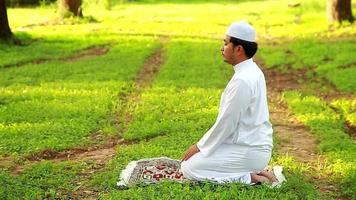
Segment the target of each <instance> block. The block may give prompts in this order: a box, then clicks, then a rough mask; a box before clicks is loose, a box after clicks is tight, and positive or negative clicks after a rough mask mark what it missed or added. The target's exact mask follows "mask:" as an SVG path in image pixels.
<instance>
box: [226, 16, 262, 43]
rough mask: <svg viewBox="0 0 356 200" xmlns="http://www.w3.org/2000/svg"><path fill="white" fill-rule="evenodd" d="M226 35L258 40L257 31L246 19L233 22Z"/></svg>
mask: <svg viewBox="0 0 356 200" xmlns="http://www.w3.org/2000/svg"><path fill="white" fill-rule="evenodd" d="M226 35H228V36H230V37H234V38H237V39H240V40H245V41H249V42H256V31H255V29H254V28H253V27H252V26H251V25H250V24H249V23H247V22H246V21H239V22H234V23H232V24H231V25H230V26H229V28H228V29H227V31H226Z"/></svg>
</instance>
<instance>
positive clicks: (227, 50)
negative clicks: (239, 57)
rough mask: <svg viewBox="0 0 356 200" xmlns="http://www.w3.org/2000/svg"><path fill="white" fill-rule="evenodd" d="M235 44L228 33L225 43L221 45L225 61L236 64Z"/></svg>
mask: <svg viewBox="0 0 356 200" xmlns="http://www.w3.org/2000/svg"><path fill="white" fill-rule="evenodd" d="M234 51H235V48H234V45H233V44H232V43H231V42H230V36H228V35H226V36H225V38H224V45H223V46H222V47H221V54H222V55H223V57H224V61H225V62H227V63H229V64H234V62H235V60H236V55H235V54H236V53H234Z"/></svg>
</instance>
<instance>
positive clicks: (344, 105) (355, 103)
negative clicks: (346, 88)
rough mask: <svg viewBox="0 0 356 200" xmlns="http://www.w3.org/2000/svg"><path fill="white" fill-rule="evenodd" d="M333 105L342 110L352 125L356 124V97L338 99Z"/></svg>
mask: <svg viewBox="0 0 356 200" xmlns="http://www.w3.org/2000/svg"><path fill="white" fill-rule="evenodd" d="M331 105H332V106H334V107H335V108H336V109H338V110H339V111H340V112H341V114H342V115H343V116H344V117H345V120H346V121H347V122H348V123H349V124H350V125H352V126H356V99H337V100H334V101H332V102H331Z"/></svg>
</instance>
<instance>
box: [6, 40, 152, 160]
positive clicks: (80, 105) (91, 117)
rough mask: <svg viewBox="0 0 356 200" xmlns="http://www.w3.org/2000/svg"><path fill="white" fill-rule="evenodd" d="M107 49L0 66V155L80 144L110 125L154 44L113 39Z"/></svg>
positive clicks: (56, 148) (108, 129) (27, 153)
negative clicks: (68, 58) (90, 54)
mask: <svg viewBox="0 0 356 200" xmlns="http://www.w3.org/2000/svg"><path fill="white" fill-rule="evenodd" d="M117 43H118V44H117V45H116V46H114V47H113V48H112V49H111V50H110V51H109V53H108V54H106V55H104V56H102V57H97V58H86V59H83V60H81V61H77V62H59V61H57V62H49V63H45V64H40V65H33V64H32V65H26V66H23V67H20V68H7V69H0V70H1V73H2V76H1V77H0V83H1V85H2V87H0V154H2V155H12V156H19V157H21V156H24V155H29V154H32V153H37V152H40V151H43V150H45V149H54V150H57V151H60V150H64V149H67V148H71V147H77V146H83V145H86V144H88V143H90V142H99V141H90V140H89V138H88V136H89V135H90V134H92V133H94V132H95V131H98V130H104V131H110V132H109V133H106V134H118V133H115V132H113V131H115V129H114V128H112V126H113V122H114V116H115V115H114V113H115V109H117V107H120V106H121V104H122V102H120V100H119V97H120V95H122V94H125V93H128V92H129V91H130V90H132V85H133V82H134V77H135V75H136V73H137V72H138V70H139V69H140V67H141V66H142V65H143V63H144V62H145V60H146V59H147V58H148V57H149V56H150V55H151V54H152V52H153V51H154V50H155V49H156V48H157V47H158V43H155V39H154V38H145V37H143V38H140V37H137V38H125V39H124V38H122V39H120V38H117Z"/></svg>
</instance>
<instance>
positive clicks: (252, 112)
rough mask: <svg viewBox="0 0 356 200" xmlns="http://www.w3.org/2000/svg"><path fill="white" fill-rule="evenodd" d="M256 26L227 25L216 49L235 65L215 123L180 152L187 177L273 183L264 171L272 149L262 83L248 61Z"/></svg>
mask: <svg viewBox="0 0 356 200" xmlns="http://www.w3.org/2000/svg"><path fill="white" fill-rule="evenodd" d="M255 35H256V32H255V29H254V28H253V27H252V26H251V25H250V24H248V23H247V22H245V21H241V22H236V23H232V24H231V25H230V27H229V28H228V30H227V32H226V36H225V39H224V46H223V47H222V48H221V52H222V55H223V57H224V60H225V62H227V63H229V64H231V65H232V66H233V68H234V71H235V73H234V75H233V77H232V78H231V80H230V82H229V83H228V84H227V86H226V88H225V90H224V92H223V94H222V96H221V102H220V108H219V114H218V117H217V119H216V122H215V124H214V125H213V126H212V127H211V128H210V130H208V131H207V132H206V133H205V135H204V136H203V137H202V138H201V139H200V140H199V142H198V143H197V144H194V145H192V146H191V147H190V148H189V149H188V150H187V152H186V153H185V155H184V157H183V160H182V163H181V170H182V172H183V175H184V177H186V178H188V179H191V180H214V181H218V182H233V181H235V182H241V183H246V184H253V183H258V182H268V183H272V182H278V180H277V179H276V177H275V176H274V174H273V172H268V171H265V170H263V169H264V168H265V167H266V166H267V165H268V163H269V161H270V158H271V152H272V147H273V144H272V143H273V140H272V132H273V130H272V125H271V123H270V122H269V111H268V105H267V95H266V83H265V78H264V75H263V73H262V71H261V70H260V69H259V67H258V66H257V65H256V63H255V62H254V61H253V60H252V57H253V56H254V54H255V53H256V51H257V43H256V36H255Z"/></svg>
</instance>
